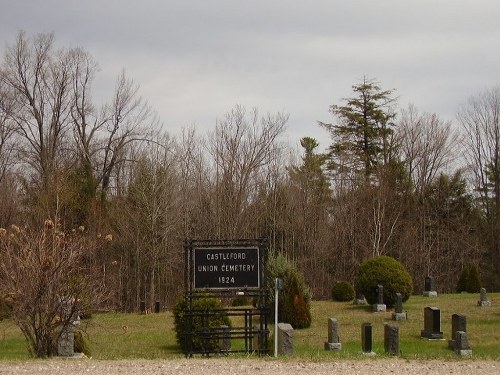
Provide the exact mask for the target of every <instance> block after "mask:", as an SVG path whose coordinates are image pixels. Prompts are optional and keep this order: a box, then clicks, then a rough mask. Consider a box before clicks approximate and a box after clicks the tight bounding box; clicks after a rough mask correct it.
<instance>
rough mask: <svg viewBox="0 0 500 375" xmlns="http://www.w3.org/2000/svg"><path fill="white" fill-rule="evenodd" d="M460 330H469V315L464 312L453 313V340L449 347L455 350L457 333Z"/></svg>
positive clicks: (450, 341) (449, 342)
mask: <svg viewBox="0 0 500 375" xmlns="http://www.w3.org/2000/svg"><path fill="white" fill-rule="evenodd" d="M458 331H462V332H467V317H466V316H465V315H463V314H453V315H452V316H451V340H449V341H448V347H449V348H450V349H453V350H455V334H456V333H457V332H458Z"/></svg>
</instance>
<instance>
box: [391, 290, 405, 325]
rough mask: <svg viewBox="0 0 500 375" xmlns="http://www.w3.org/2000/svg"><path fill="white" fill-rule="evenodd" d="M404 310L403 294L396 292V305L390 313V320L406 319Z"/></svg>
mask: <svg viewBox="0 0 500 375" xmlns="http://www.w3.org/2000/svg"><path fill="white" fill-rule="evenodd" d="M406 318H407V314H406V311H403V296H402V295H401V293H396V306H394V312H393V313H392V320H406Z"/></svg>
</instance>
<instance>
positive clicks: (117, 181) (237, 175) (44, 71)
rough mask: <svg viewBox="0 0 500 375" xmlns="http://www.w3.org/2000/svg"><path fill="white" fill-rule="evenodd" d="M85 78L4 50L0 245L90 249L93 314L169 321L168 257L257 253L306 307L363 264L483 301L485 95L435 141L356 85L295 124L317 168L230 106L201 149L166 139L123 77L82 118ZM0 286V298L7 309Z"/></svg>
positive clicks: (382, 98) (499, 129)
mask: <svg viewBox="0 0 500 375" xmlns="http://www.w3.org/2000/svg"><path fill="white" fill-rule="evenodd" d="M97 73H98V69H97V62H96V61H95V60H94V59H93V57H92V56H91V55H90V54H89V53H88V52H87V51H85V50H83V49H81V48H63V49H56V47H55V43H54V37H53V35H47V34H40V35H36V36H33V37H30V36H27V35H25V34H23V33H20V34H19V36H18V38H17V40H15V41H13V42H12V43H10V44H9V45H8V48H7V49H6V53H5V56H3V60H2V61H1V65H0V228H4V229H5V230H4V231H3V232H0V235H2V233H4V234H5V233H7V232H6V231H7V230H8V229H9V228H11V227H12V226H13V225H15V226H16V227H17V228H22V229H23V230H25V231H29V230H30V228H36V227H38V226H43V223H44V222H46V220H47V219H50V220H51V222H53V223H55V225H56V226H57V228H58V230H59V231H60V232H62V233H71V231H74V230H75V228H80V230H81V231H82V232H83V231H84V232H85V233H86V235H88V236H89V238H95V239H96V241H95V243H93V245H92V246H88V248H87V249H86V250H85V251H87V252H86V253H85V254H84V257H83V260H82V262H84V263H85V267H83V268H84V269H85V270H86V272H87V273H88V274H90V275H91V277H92V280H93V283H94V284H93V288H98V290H99V291H100V293H99V298H98V300H95V301H94V304H95V305H96V306H97V307H98V308H100V309H118V310H123V311H133V310H137V309H138V306H139V304H140V301H146V302H147V304H149V305H152V304H153V303H154V301H156V300H160V301H162V303H165V304H167V305H172V302H173V301H174V299H175V298H176V297H177V296H178V295H179V294H180V293H181V292H182V291H183V290H184V278H183V272H184V255H183V243H184V240H185V239H234V238H261V237H265V238H267V239H268V240H269V245H270V248H271V249H273V250H275V251H279V252H282V253H284V254H286V255H287V256H289V257H290V258H293V259H294V260H296V262H297V263H298V265H299V267H300V269H301V270H302V272H303V273H304V275H305V277H306V279H307V282H308V283H309V285H310V286H311V289H312V291H313V298H315V299H322V298H328V297H329V293H330V290H331V286H332V285H333V283H334V282H335V281H339V280H347V281H351V282H352V281H353V280H354V276H355V275H356V273H357V271H358V266H359V264H360V263H361V262H362V261H364V260H366V259H368V258H371V257H374V256H378V255H389V256H392V257H394V258H396V259H398V260H400V261H401V262H402V263H403V264H404V265H405V267H406V268H407V270H408V271H409V272H410V273H411V274H412V276H413V280H414V282H415V287H414V289H415V291H416V292H419V291H421V290H422V289H423V284H424V278H425V276H426V275H432V276H434V278H435V280H436V284H437V288H438V291H439V292H442V293H443V292H454V291H455V287H456V285H457V281H458V278H459V275H460V273H461V271H462V270H463V269H464V268H466V267H469V266H471V265H472V266H475V267H476V268H477V269H478V271H479V276H480V279H481V282H482V286H484V287H486V288H487V289H488V290H489V291H500V276H499V274H498V269H499V266H500V262H499V259H500V215H499V214H500V88H497V87H495V88H492V89H490V90H485V91H484V92H482V93H480V94H476V95H475V96H471V97H470V98H469V99H467V98H464V104H463V105H462V106H461V107H460V109H459V110H458V112H457V120H456V122H454V123H453V124H452V123H451V122H447V121H443V120H442V119H441V118H440V117H439V114H434V113H423V112H420V111H419V110H418V109H417V108H416V107H414V106H409V107H407V108H398V103H397V101H396V95H395V90H392V89H391V90H384V89H382V88H381V87H380V86H379V83H377V82H375V81H373V80H370V79H364V80H363V81H362V82H359V83H355V84H354V85H353V87H352V88H351V91H349V88H346V98H345V99H343V100H342V101H341V102H339V103H335V104H332V106H331V108H330V112H331V117H330V118H327V119H323V120H324V122H318V124H312V126H322V127H324V128H325V129H327V130H328V132H329V134H330V144H329V147H328V150H327V151H326V152H320V151H319V150H318V148H319V147H318V146H319V145H318V141H317V140H315V139H313V138H310V137H304V138H303V139H301V140H300V142H301V146H302V150H301V154H300V155H298V156H295V157H294V156H293V154H294V150H293V149H292V148H291V147H290V146H289V145H287V144H285V143H284V142H283V138H284V137H282V136H283V135H284V133H285V132H286V125H287V121H288V115H287V114H284V113H262V112H260V111H259V110H258V109H248V108H245V107H243V106H235V107H234V108H232V109H228V112H227V113H225V114H221V116H220V118H219V120H217V121H216V123H215V124H214V125H213V128H212V129H211V130H210V131H208V132H206V133H203V134H200V133H199V132H197V131H196V129H192V128H191V129H190V128H186V129H185V130H184V132H183V134H182V135H180V136H178V137H172V136H170V135H169V134H167V133H166V132H165V131H164V129H162V127H161V123H160V119H159V118H158V116H157V115H156V113H155V111H154V109H153V108H151V107H150V106H149V105H148V103H147V102H146V101H145V100H144V99H143V98H141V96H140V92H139V89H138V86H137V84H135V83H134V82H133V81H132V80H131V79H130V78H128V77H127V76H126V75H125V73H123V72H122V73H120V72H117V79H116V86H115V87H114V89H112V90H110V93H109V98H110V99H109V101H107V102H106V103H103V104H101V103H96V102H94V101H93V86H92V85H93V83H94V80H96V79H98V74H97ZM471 94H473V93H471ZM457 104H458V103H457ZM194 110H196V109H194ZM304 126H311V124H304ZM290 155H292V156H290ZM103 238H106V239H107V241H102V239H103ZM99 241H100V242H99ZM99 244H102V246H101V245H99ZM0 251H2V249H1V248H0ZM7 256H8V254H7V253H6V252H4V251H2V252H1V253H0V262H1V263H4V262H5V258H6V257H7ZM83 268H82V269H83ZM0 275H3V277H6V276H5V273H4V274H2V273H1V272H0ZM27 277H28V275H27ZM5 285H7V283H3V282H2V280H0V294H2V295H6V294H8V293H11V292H13V291H11V290H7V289H6V286H5ZM95 290H97V289H95Z"/></svg>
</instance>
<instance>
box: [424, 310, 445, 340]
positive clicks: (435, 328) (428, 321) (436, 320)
mask: <svg viewBox="0 0 500 375" xmlns="http://www.w3.org/2000/svg"><path fill="white" fill-rule="evenodd" d="M420 336H421V337H424V338H427V339H429V340H442V339H443V332H441V310H440V309H438V308H437V307H429V306H428V307H426V308H425V309H424V329H423V330H422V331H421V335H420Z"/></svg>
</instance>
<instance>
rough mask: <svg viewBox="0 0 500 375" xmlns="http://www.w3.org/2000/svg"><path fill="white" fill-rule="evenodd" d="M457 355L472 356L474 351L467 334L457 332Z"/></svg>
mask: <svg viewBox="0 0 500 375" xmlns="http://www.w3.org/2000/svg"><path fill="white" fill-rule="evenodd" d="M455 353H456V354H457V355H460V356H471V355H472V349H471V347H470V345H469V341H468V340H467V332H464V331H457V332H455Z"/></svg>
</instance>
